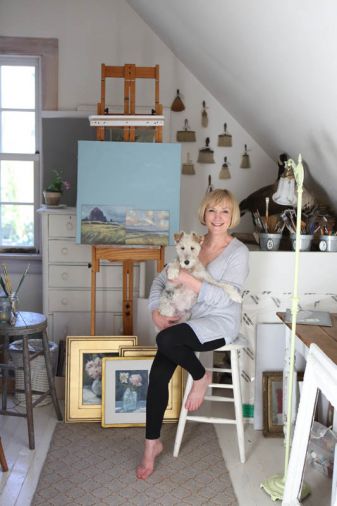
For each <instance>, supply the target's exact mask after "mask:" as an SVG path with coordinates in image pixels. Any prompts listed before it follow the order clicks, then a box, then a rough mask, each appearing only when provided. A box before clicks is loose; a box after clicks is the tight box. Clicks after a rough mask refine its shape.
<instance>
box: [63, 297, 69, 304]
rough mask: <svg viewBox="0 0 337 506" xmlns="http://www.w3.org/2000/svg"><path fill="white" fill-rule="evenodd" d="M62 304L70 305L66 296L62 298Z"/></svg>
mask: <svg viewBox="0 0 337 506" xmlns="http://www.w3.org/2000/svg"><path fill="white" fill-rule="evenodd" d="M61 304H62V305H63V306H67V305H68V299H66V298H65V297H63V299H61Z"/></svg>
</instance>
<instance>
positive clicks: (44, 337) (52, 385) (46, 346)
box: [42, 330, 63, 420]
mask: <svg viewBox="0 0 337 506" xmlns="http://www.w3.org/2000/svg"><path fill="white" fill-rule="evenodd" d="M42 344H43V352H44V359H45V362H46V371H47V376H48V383H49V390H50V395H51V398H52V401H53V404H54V408H55V413H56V416H57V419H58V420H63V416H62V412H61V408H60V404H59V401H58V399H57V396H56V388H55V380H54V375H53V369H52V365H51V359H50V352H49V343H48V336H47V332H46V331H45V330H44V331H43V332H42Z"/></svg>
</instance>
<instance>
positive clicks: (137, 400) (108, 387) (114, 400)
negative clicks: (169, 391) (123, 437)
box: [102, 357, 153, 427]
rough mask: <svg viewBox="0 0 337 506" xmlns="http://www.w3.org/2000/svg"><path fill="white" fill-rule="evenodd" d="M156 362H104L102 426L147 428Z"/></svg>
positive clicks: (120, 359) (108, 359)
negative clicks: (139, 426)
mask: <svg viewBox="0 0 337 506" xmlns="http://www.w3.org/2000/svg"><path fill="white" fill-rule="evenodd" d="M152 362H153V358H152V357H151V358H145V357H133V358H124V357H106V358H103V372H102V381H103V390H102V426H103V427H118V426H121V427H126V426H131V425H132V426H137V425H144V424H145V415H146V396H147V389H148V385H149V374H150V369H151V365H152Z"/></svg>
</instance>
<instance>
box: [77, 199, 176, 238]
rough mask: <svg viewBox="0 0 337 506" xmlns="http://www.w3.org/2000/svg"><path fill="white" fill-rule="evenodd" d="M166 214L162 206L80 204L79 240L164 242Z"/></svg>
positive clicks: (167, 221) (166, 224) (167, 213)
mask: <svg viewBox="0 0 337 506" xmlns="http://www.w3.org/2000/svg"><path fill="white" fill-rule="evenodd" d="M169 218H170V213H169V211H165V210H151V209H134V208H131V207H121V206H111V205H92V204H90V205H87V204H82V207H81V243H82V244H121V245H123V244H124V245H152V246H167V245H168V241H169V231H170V219H169Z"/></svg>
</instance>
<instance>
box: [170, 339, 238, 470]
mask: <svg viewBox="0 0 337 506" xmlns="http://www.w3.org/2000/svg"><path fill="white" fill-rule="evenodd" d="M247 345H248V344H247V342H246V340H245V339H244V338H243V337H242V336H240V337H238V338H237V339H236V340H235V341H234V342H232V343H231V344H226V345H225V346H221V348H217V349H216V350H214V351H229V352H230V357H231V368H230V369H225V368H218V367H217V368H207V371H212V372H220V373H230V374H231V375H232V383H231V384H228V383H211V384H210V385H209V388H223V389H231V390H233V397H221V396H218V395H206V396H205V401H216V402H234V408H235V418H234V419H231V418H225V417H223V418H222V417H211V416H198V415H189V414H188V411H187V409H186V408H185V403H186V400H187V397H188V395H189V393H190V390H191V388H192V384H193V378H192V376H191V375H190V374H189V375H188V378H187V382H186V388H185V395H184V399H183V402H182V406H181V411H180V417H179V422H178V428H177V434H176V439H175V443H174V450H173V456H174V457H178V454H179V450H180V445H181V441H182V438H183V435H184V430H185V424H186V421H187V420H190V421H193V422H202V423H222V424H234V425H236V431H237V437H238V444H239V452H240V460H241V462H242V464H243V463H244V462H245V460H246V457H245V442H244V431H243V416H242V401H241V387H240V371H239V351H240V350H242V349H243V348H245V347H247ZM196 355H197V356H198V357H199V355H200V353H199V352H197V353H196Z"/></svg>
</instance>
